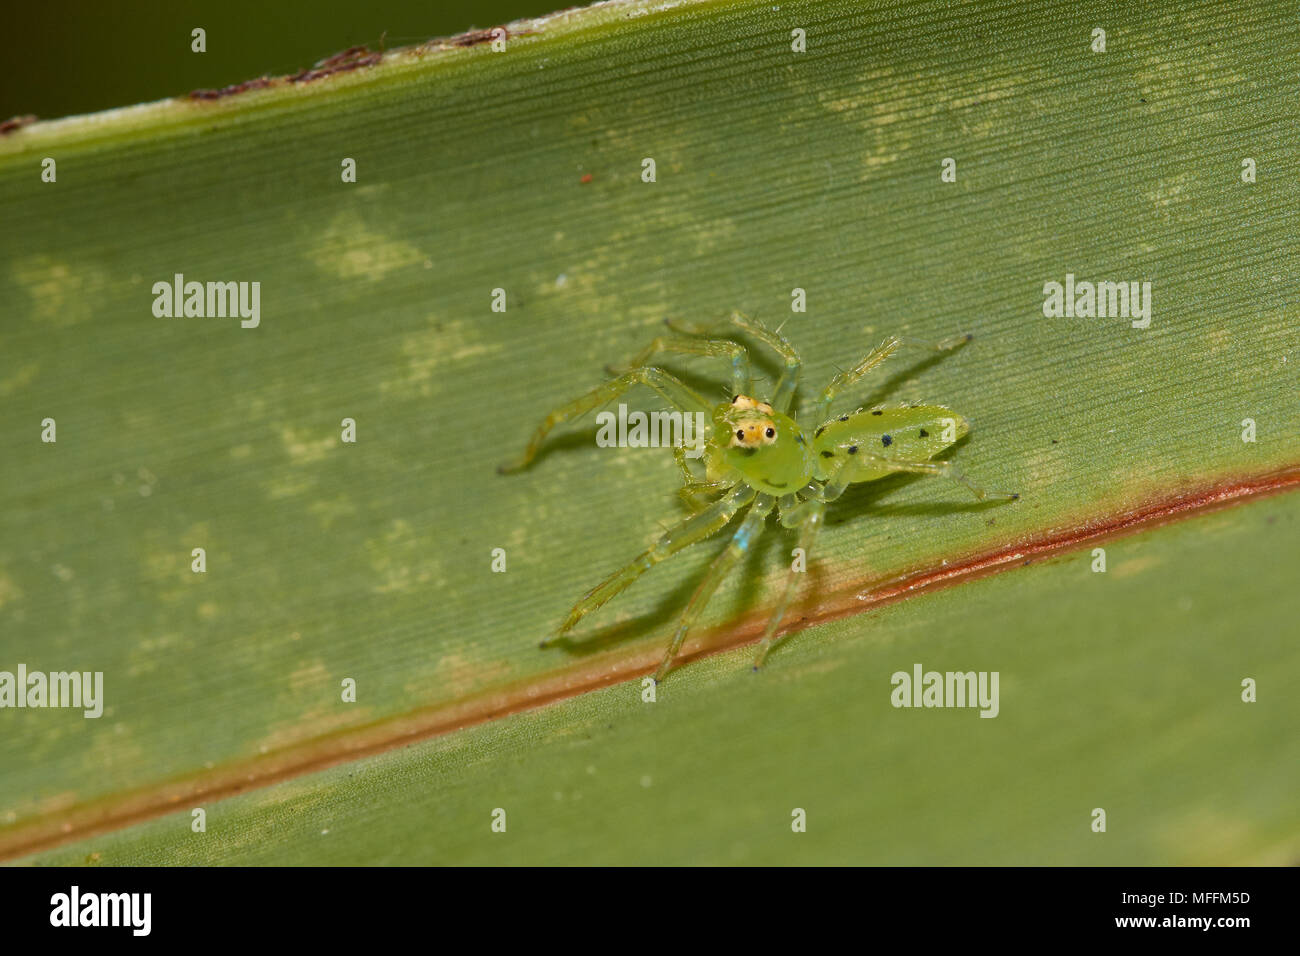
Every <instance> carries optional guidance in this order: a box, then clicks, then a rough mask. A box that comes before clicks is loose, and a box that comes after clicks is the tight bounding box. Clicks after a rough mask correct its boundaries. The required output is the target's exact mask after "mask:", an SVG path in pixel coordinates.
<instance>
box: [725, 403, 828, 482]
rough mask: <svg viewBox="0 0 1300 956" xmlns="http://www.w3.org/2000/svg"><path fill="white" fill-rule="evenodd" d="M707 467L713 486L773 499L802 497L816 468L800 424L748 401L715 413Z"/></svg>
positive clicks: (767, 406)
mask: <svg viewBox="0 0 1300 956" xmlns="http://www.w3.org/2000/svg"><path fill="white" fill-rule="evenodd" d="M704 461H705V476H706V478H707V479H708V480H709V481H710V482H720V481H725V480H727V479H731V483H732V484H734V483H735V482H737V481H743V482H745V484H747V485H749V487H751V488H756V489H758V490H759V491H763V492H766V493H767V494H769V495H784V494H789V493H790V492H792V491H798V490H799V489H800V488H802V487H803V486H804V485H806V484H808V482H809V480H811V478H812V476H813V467H814V461H813V456H812V448H811V446H810V445H809V444H808V439H807V437H806V436H805V435H804V433H803V429H802V428H800V427H799V423H798V422H796V421H795V420H794V419H793V418H791V417H790V416H789V415H784V414H782V413H781V412H778V411H775V410H774V409H773V408H772V406H771V405H769V404H767V403H766V402H759V401H756V400H754V399H752V398H750V397H749V396H748V395H737V396H736V397H735V398H733V399H732V400H731V401H730V402H728V403H726V404H724V405H719V406H718V407H717V408H716V409H715V410H714V412H713V430H712V432H711V434H710V437H709V441H708V444H707V445H706V446H705V450H704Z"/></svg>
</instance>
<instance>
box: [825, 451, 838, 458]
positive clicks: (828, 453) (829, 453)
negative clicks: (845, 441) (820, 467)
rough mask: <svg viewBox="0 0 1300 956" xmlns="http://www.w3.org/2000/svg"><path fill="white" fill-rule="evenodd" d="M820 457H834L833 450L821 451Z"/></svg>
mask: <svg viewBox="0 0 1300 956" xmlns="http://www.w3.org/2000/svg"><path fill="white" fill-rule="evenodd" d="M822 457H823V458H834V457H835V452H833V451H824V452H822Z"/></svg>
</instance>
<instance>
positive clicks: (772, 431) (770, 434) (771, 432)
mask: <svg viewBox="0 0 1300 956" xmlns="http://www.w3.org/2000/svg"><path fill="white" fill-rule="evenodd" d="M764 434H766V435H767V437H768V438H775V437H776V429H775V428H769V429H768V430H767V431H766V432H765V433H764Z"/></svg>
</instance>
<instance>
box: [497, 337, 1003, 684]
mask: <svg viewBox="0 0 1300 956" xmlns="http://www.w3.org/2000/svg"><path fill="white" fill-rule="evenodd" d="M730 324H731V326H732V327H733V328H734V330H738V331H740V332H743V333H746V334H748V335H749V336H751V337H752V338H753V339H755V340H756V341H759V342H762V343H763V344H764V345H766V346H767V347H769V348H771V349H772V350H773V351H774V352H775V353H776V355H777V356H778V357H779V358H780V360H781V361H782V363H783V371H782V373H781V377H780V378H779V379H778V381H777V383H776V388H775V389H774V390H773V392H772V396H771V399H770V400H769V401H766V402H763V401H759V400H758V399H756V398H753V397H751V396H752V393H753V391H754V386H753V375H752V373H751V371H750V363H749V352H748V351H747V350H746V349H745V347H744V346H743V345H741V344H740V343H739V342H735V341H732V340H731V339H729V338H722V337H720V336H721V335H723V334H734V332H733V331H732V329H727V330H725V331H724V332H711V331H710V330H708V329H706V328H697V327H694V326H690V325H686V324H684V323H669V327H670V328H671V329H672V330H673V332H674V333H675V334H673V335H668V336H661V337H659V338H657V339H655V340H654V341H653V342H651V343H650V345H649V346H648V347H647V348H646V349H645V350H644V351H643V352H641V354H640V355H638V356H637V357H636V358H635V359H634V360H633V361H632V362H631V364H630V365H629V366H627V367H626V368H625V369H623V370H622V371H621V373H620V374H618V377H617V378H615V379H613V380H612V381H609V382H607V383H605V384H604V385H602V386H600V387H599V388H596V389H593V390H592V391H590V392H588V393H587V394H586V395H583V396H582V397H580V398H577V399H574V400H573V401H572V402H569V403H568V404H567V405H562V406H560V407H559V408H557V409H555V410H554V411H552V412H551V413H550V414H549V415H547V416H546V418H545V420H543V422H542V424H541V425H540V426H539V427H538V429H537V431H536V432H534V434H533V437H532V440H531V441H530V442H529V443H528V447H527V448H526V449H525V450H524V453H523V455H521V456H520V457H519V458H518V459H517V460H515V461H513V462H510V463H508V464H505V465H502V466H501V468H500V471H501V472H502V473H510V472H514V471H518V470H520V469H521V468H524V467H526V466H527V465H528V464H529V463H530V462H531V461H532V460H533V459H534V458H535V457H536V456H537V452H538V450H539V449H540V448H541V446H542V442H543V441H544V440H545V439H546V435H547V434H548V433H549V432H550V430H551V429H552V428H554V427H555V426H556V425H558V424H560V423H562V422H566V421H569V420H571V419H574V418H577V417H579V416H581V415H584V414H586V413H587V412H589V411H591V410H592V409H594V408H597V407H599V406H601V405H603V404H605V403H606V402H608V401H610V400H612V399H614V398H616V397H618V396H619V395H621V394H622V393H623V392H625V391H627V389H629V388H631V387H632V386H633V385H638V384H639V385H646V386H648V387H650V388H652V389H654V390H655V391H656V392H658V393H659V394H660V395H661V396H662V397H663V398H665V399H667V400H668V401H669V402H670V403H672V405H673V407H674V408H676V409H677V410H679V411H681V412H684V413H694V412H703V413H705V414H706V415H708V416H709V418H710V421H711V423H712V427H711V428H710V429H709V434H708V436H707V440H706V444H705V449H704V455H703V461H704V475H703V477H701V476H699V475H698V474H696V473H695V472H694V471H692V470H691V468H690V466H689V465H688V464H687V459H686V454H685V449H683V448H675V449H674V454H675V455H676V457H677V463H678V465H679V466H680V467H681V472H682V489H681V494H682V497H683V499H684V500H685V501H686V502H687V504H688V506H690V508H691V510H692V511H693V514H692V515H691V516H690V517H688V518H686V519H685V520H684V521H682V522H681V523H679V524H678V525H676V526H675V527H673V528H670V529H669V530H668V531H667V532H665V533H664V534H663V536H662V537H661V538H660V539H659V540H658V542H656V543H655V545H654V546H653V547H652V548H650V549H649V550H648V551H646V552H645V553H643V554H641V555H640V556H639V557H637V558H636V560H634V561H632V563H630V564H628V565H627V566H626V567H624V568H621V569H620V570H618V571H616V572H614V573H613V574H612V575H610V576H609V577H608V578H606V579H605V580H604V581H602V582H601V583H600V584H598V585H596V586H595V587H594V588H592V589H591V590H590V591H588V592H587V593H586V594H585V595H584V596H583V598H582V600H580V601H579V602H578V603H577V604H576V605H574V607H573V609H572V610H571V611H570V612H569V614H568V617H566V618H565V619H564V623H563V624H561V625H560V628H559V629H558V630H557V631H556V633H555V634H554V635H552V636H551V637H550V638H548V639H547V640H545V641H543V642H542V646H543V647H544V646H546V645H547V644H548V643H549V642H550V641H553V640H555V639H556V638H559V637H562V636H563V635H565V634H567V633H568V632H569V631H570V630H572V629H573V627H574V626H575V625H576V624H577V623H578V622H579V621H580V620H582V618H583V617H585V616H586V615H587V614H590V613H591V612H592V611H594V610H596V608H598V607H600V606H601V605H603V604H604V603H605V602H607V601H608V600H609V599H610V598H612V597H614V595H616V594H618V593H619V592H620V591H622V590H623V589H624V588H626V587H627V586H628V585H629V584H631V583H632V582H633V581H635V580H636V579H637V578H639V577H640V576H641V575H642V574H644V573H645V572H646V571H648V570H649V569H650V568H652V567H654V565H656V564H658V563H659V562H660V561H663V560H664V559H665V558H669V557H672V556H673V555H674V554H676V553H677V552H679V551H681V550H683V549H684V548H687V547H689V546H690V545H692V544H696V543H697V542H700V541H703V540H704V539H705V538H708V537H710V536H711V535H713V534H715V533H717V532H718V531H720V530H722V529H723V528H724V527H726V526H727V525H728V524H730V523H731V521H732V519H734V518H735V517H736V516H737V515H738V514H739V513H740V512H741V511H745V515H744V517H743V518H742V519H741V522H740V525H739V527H737V529H736V531H735V533H733V534H732V536H731V540H730V541H729V542H728V543H727V547H726V549H725V550H723V551H722V552H721V553H720V554H719V555H718V556H717V557H716V558H715V559H714V561H713V563H712V564H711V565H710V566H709V569H708V571H707V572H706V573H705V575H704V578H703V580H701V581H700V583H699V585H698V586H697V587H696V589H695V593H694V594H692V595H691V599H690V602H689V603H688V604H687V606H686V610H685V611H684V612H683V614H682V618H681V622H680V623H679V624H678V627H677V631H676V633H674V635H673V640H672V643H671V644H670V645H669V648H668V652H667V653H666V654H665V655H664V658H663V662H662V663H661V664H660V665H659V669H658V671H657V672H656V673H655V680H656V681H659V680H662V679H663V678H664V676H665V675H666V674H667V673H668V670H669V669H670V668H671V667H672V663H673V659H674V658H675V657H676V656H677V652H678V650H679V649H680V648H681V646H682V642H683V641H684V640H685V639H686V635H687V633H688V632H689V631H690V629H691V626H692V625H693V624H694V623H695V621H696V620H697V619H698V618H699V616H700V614H701V612H702V611H703V610H704V607H705V605H706V604H707V603H708V601H709V598H711V597H712V596H713V593H714V592H715V591H716V590H717V589H718V585H719V584H721V583H722V581H723V579H724V578H725V577H726V576H727V574H728V572H730V571H731V570H732V569H733V568H734V567H735V565H736V563H737V562H738V561H739V560H740V559H741V557H742V556H743V555H744V554H745V553H746V551H748V550H749V548H750V547H752V546H753V543H754V540H755V539H756V538H757V537H758V535H759V534H760V533H761V532H762V530H763V526H764V524H765V523H766V521H767V517H768V515H770V514H771V513H772V512H773V510H776V511H777V513H778V514H779V516H780V521H781V524H782V525H783V526H785V527H787V528H797V529H798V531H799V547H800V548H802V549H803V553H804V555H805V556H809V555H811V554H812V547H813V543H814V541H815V539H816V536H817V532H818V530H819V529H820V528H821V526H822V521H823V517H824V515H825V512H826V504H827V503H828V502H831V501H834V500H835V499H836V498H838V497H839V496H840V495H841V494H843V493H844V489H845V488H847V487H848V486H849V485H851V484H855V483H857V482H862V481H875V480H877V479H879V478H883V477H885V476H886V475H890V474H894V473H897V472H913V473H919V474H926V475H939V476H941V477H944V478H951V479H953V480H954V481H958V482H960V483H961V484H963V485H965V486H966V487H967V488H968V489H969V490H970V491H971V492H972V493H973V494H974V495H975V497H976V498H979V499H981V500H984V499H988V498H1002V499H1008V500H1010V499H1015V498H1017V497H1019V496H1018V495H1015V494H1006V493H1000V492H986V491H985V490H984V489H982V488H980V487H979V486H978V485H976V484H975V483H974V482H972V481H971V480H970V479H969V478H967V477H966V476H965V475H964V474H962V473H961V471H959V470H958V468H957V466H956V465H954V464H953V463H952V462H950V461H936V460H935V456H936V455H938V454H939V453H940V452H942V451H944V450H945V449H947V448H950V447H951V446H952V445H954V444H955V443H956V442H958V441H959V440H960V439H961V438H962V436H963V435H965V434H966V433H967V432H968V431H970V424H969V422H967V420H966V419H965V418H963V417H962V416H961V415H959V414H958V413H956V412H954V411H953V410H952V409H950V408H946V407H945V406H943V405H917V404H893V405H879V406H876V407H874V408H870V409H859V410H857V411H855V412H852V413H850V414H842V415H839V416H838V417H830V410H831V406H832V405H833V404H834V402H835V398H836V396H837V395H838V394H839V393H840V392H842V391H843V390H844V389H846V388H848V387H849V386H851V385H853V384H854V383H856V382H857V381H858V380H859V379H861V378H862V377H863V376H864V375H866V374H867V373H868V372H870V371H871V370H872V369H874V368H875V367H876V366H878V365H880V364H881V363H882V362H884V361H885V359H887V358H889V356H891V355H893V354H894V352H896V351H897V350H898V349H899V348H900V347H902V346H903V344H904V343H903V341H902V340H900V339H898V338H891V339H889V340H887V341H886V342H885V343H884V344H883V345H881V346H880V347H879V348H877V349H875V350H874V351H872V352H871V353H869V354H868V355H867V356H866V358H864V359H862V361H860V362H858V363H857V364H856V365H854V366H853V367H851V368H849V369H847V370H845V371H842V372H840V373H839V374H838V375H836V376H835V377H834V378H832V379H831V381H830V384H828V385H827V386H826V388H825V389H824V390H823V391H822V393H821V395H820V397H819V398H818V399H817V402H816V404H815V406H814V411H815V414H816V420H817V421H820V422H822V424H820V425H818V426H817V427H816V428H815V429H814V430H813V432H812V434H811V435H809V434H807V433H806V432H805V431H804V430H803V429H802V428H801V427H800V426H799V424H798V422H796V421H795V420H794V419H793V418H792V417H790V415H789V410H790V401H791V399H792V398H793V397H794V392H795V388H796V386H797V385H798V381H799V368H800V360H799V355H798V353H797V352H796V351H795V349H794V347H793V346H792V345H791V344H790V343H789V342H787V341H786V339H785V338H784V337H783V336H782V335H781V334H780V333H779V332H774V331H772V330H770V329H768V328H766V327H764V326H763V325H761V324H759V323H758V322H756V321H754V320H753V319H749V318H747V317H745V316H743V315H741V314H740V313H732V315H731V317H730ZM970 339H971V336H969V335H962V336H958V337H956V338H953V339H948V340H946V341H944V342H940V343H939V344H938V345H932V346H929V348H930V349H931V350H934V351H939V352H945V351H949V350H951V349H954V348H957V347H958V346H960V345H963V344H965V343H966V342H968V341H970ZM666 352H675V353H680V354H688V355H713V356H721V357H723V358H726V359H728V360H729V362H730V365H731V380H732V389H731V393H732V398H731V400H730V401H728V402H723V403H722V404H720V405H717V406H716V407H715V406H713V405H712V404H711V403H709V402H708V401H706V400H705V399H704V398H703V397H702V396H701V395H699V394H698V393H697V392H696V391H695V390H694V389H692V388H690V387H689V386H687V385H686V384H685V383H684V382H682V381H680V380H679V379H677V378H676V377H674V376H673V375H670V374H669V373H668V372H665V371H664V370H663V369H661V368H658V367H656V366H654V365H652V364H650V362H651V360H652V359H654V358H655V357H656V356H658V355H661V354H663V353H666ZM615 371H617V370H615ZM796 573H797V572H795V571H794V570H793V568H792V570H791V573H790V574H789V576H788V577H787V579H786V583H785V587H784V589H783V591H782V594H781V599H780V601H779V602H778V603H777V606H776V610H775V611H774V612H773V614H772V617H771V619H770V620H769V621H768V625H767V629H766V630H765V631H764V634H763V638H762V640H761V641H760V642H759V648H758V656H757V657H756V658H755V660H754V669H755V670H757V669H758V668H760V667H762V666H763V662H764V660H766V658H767V654H768V652H769V651H770V650H771V648H772V645H773V643H774V641H775V640H776V637H777V630H778V628H779V627H780V625H781V620H782V618H783V617H784V616H785V612H786V609H787V608H788V607H789V604H790V599H791V597H792V596H793V594H794V588H795V582H796V580H797V578H796Z"/></svg>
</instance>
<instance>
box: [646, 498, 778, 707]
mask: <svg viewBox="0 0 1300 956" xmlns="http://www.w3.org/2000/svg"><path fill="white" fill-rule="evenodd" d="M742 487H747V486H743V485H742ZM775 503H776V499H775V498H773V497H772V496H771V495H758V496H757V497H756V498H755V500H754V506H753V507H752V508H750V509H749V514H747V515H745V520H744V521H742V522H741V523H740V527H739V528H737V529H736V533H735V534H734V535H732V536H731V540H730V541H728V542H727V547H726V549H725V550H724V551H723V552H722V553H721V554H719V555H718V556H717V557H716V558H714V559H713V563H712V564H711V565H709V570H708V572H707V573H706V574H705V575H704V579H703V580H702V581H700V584H699V587H697V588H696V589H695V593H694V594H692V595H691V600H690V603H689V604H687V605H686V610H685V611H684V612H683V613H682V619H681V623H679V624H678V625H677V633H675V634H674V635H673V642H672V644H670V645H669V647H668V653H667V654H665V655H664V659H663V662H662V663H661V664H660V665H659V669H658V670H657V671H655V682H656V683H658V682H659V681H661V680H663V679H664V677H665V676H667V674H668V671H669V669H670V668H671V667H672V666H673V658H675V657H676V656H677V652H678V651H679V650H681V647H682V642H683V641H685V640H686V634H687V632H689V631H690V629H691V627H692V625H694V624H695V622H696V620H697V619H698V618H699V616H700V614H701V613H702V612H703V611H704V608H705V606H706V605H707V604H708V603H709V598H711V597H713V594H714V592H715V591H717V590H718V585H719V584H721V583H722V581H723V579H724V578H725V577H726V576H727V574H728V573H730V571H731V569H732V568H734V567H735V566H736V562H737V561H739V560H740V559H741V558H742V557H743V556H744V554H745V552H746V551H748V550H749V548H750V546H751V545H752V544H753V543H754V539H755V538H757V537H758V536H759V534H761V533H762V531H763V522H764V521H766V520H767V516H768V515H769V514H770V513H771V511H772V506H773V505H774V504H775Z"/></svg>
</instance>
